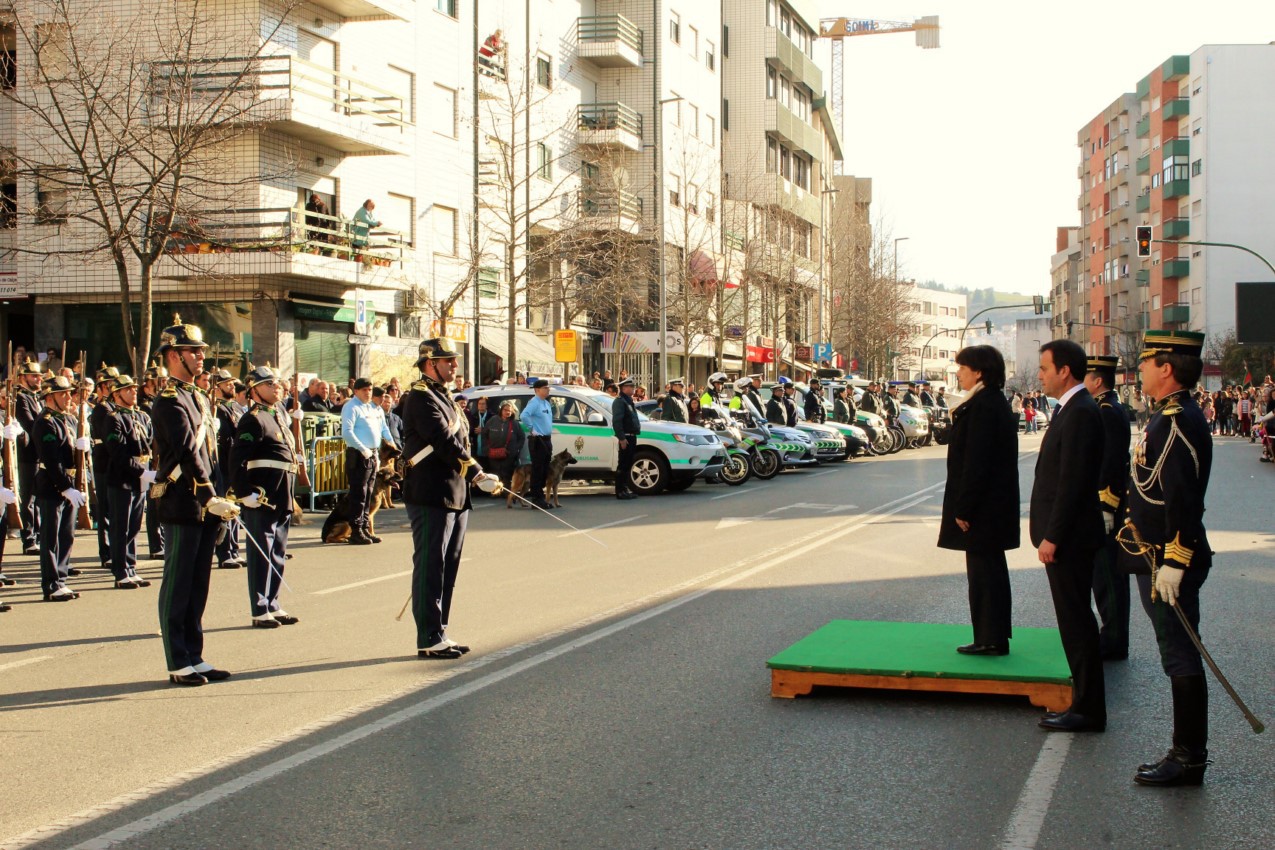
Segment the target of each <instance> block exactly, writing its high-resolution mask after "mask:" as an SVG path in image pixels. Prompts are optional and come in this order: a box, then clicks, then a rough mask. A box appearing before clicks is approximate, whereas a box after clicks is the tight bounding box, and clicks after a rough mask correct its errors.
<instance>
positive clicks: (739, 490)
mask: <svg viewBox="0 0 1275 850" xmlns="http://www.w3.org/2000/svg"><path fill="white" fill-rule="evenodd" d="M756 489H757V488H756V487H742V488H741V487H736V488H735V489H734V490H731V491H730V492H729V493H723V494H722V495H720V496H714V497H713V498H711V499H709V501H710V502H716V501H717V500H718V499H729V498H730V497H731V496H738V495H739V494H740V493H751V492H753V491H754V490H756Z"/></svg>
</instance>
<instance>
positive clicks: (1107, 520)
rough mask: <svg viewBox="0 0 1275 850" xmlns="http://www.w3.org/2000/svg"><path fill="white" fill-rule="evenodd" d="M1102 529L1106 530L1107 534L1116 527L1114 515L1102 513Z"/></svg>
mask: <svg viewBox="0 0 1275 850" xmlns="http://www.w3.org/2000/svg"><path fill="white" fill-rule="evenodd" d="M1102 527H1103V528H1105V529H1107V533H1108V534H1110V533H1111V529H1113V528H1115V527H1116V515H1115V514H1109V513H1107V512H1106V511H1103V512H1102Z"/></svg>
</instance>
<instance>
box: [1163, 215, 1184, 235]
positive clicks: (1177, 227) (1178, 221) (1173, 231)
mask: <svg viewBox="0 0 1275 850" xmlns="http://www.w3.org/2000/svg"><path fill="white" fill-rule="evenodd" d="M1160 232H1161V233H1162V234H1163V235H1164V238H1165V239H1181V238H1183V237H1184V236H1190V235H1191V219H1189V218H1170V219H1168V220H1166V221H1165V222H1164V224H1163V225H1162V228H1161V231H1160Z"/></svg>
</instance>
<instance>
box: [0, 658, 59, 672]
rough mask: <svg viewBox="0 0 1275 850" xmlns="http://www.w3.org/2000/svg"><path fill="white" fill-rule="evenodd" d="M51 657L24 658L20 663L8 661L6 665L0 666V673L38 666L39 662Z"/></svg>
mask: <svg viewBox="0 0 1275 850" xmlns="http://www.w3.org/2000/svg"><path fill="white" fill-rule="evenodd" d="M52 657H53V656H52V655H37V656H36V657H35V658H24V659H22V660H21V661H10V662H9V663H8V664H0V671H4V670H13V669H14V668H17V667H25V666H27V665H28V664H38V663H40V662H41V661H48V660H49V659H50V658H52Z"/></svg>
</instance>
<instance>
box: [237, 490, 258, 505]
mask: <svg viewBox="0 0 1275 850" xmlns="http://www.w3.org/2000/svg"><path fill="white" fill-rule="evenodd" d="M239 507H241V508H259V507H261V496H260V495H258V494H257V493H249V494H248V495H247V496H244V497H243V498H242V499H240V500H239Z"/></svg>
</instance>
